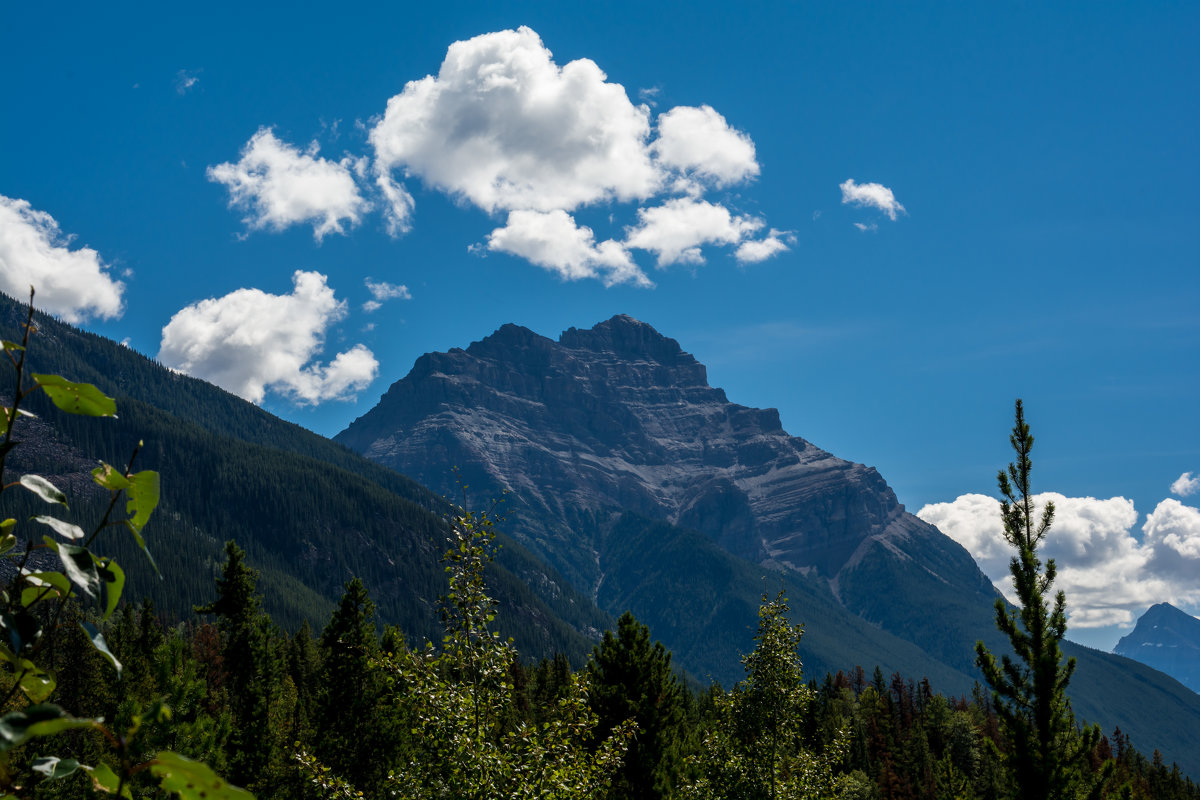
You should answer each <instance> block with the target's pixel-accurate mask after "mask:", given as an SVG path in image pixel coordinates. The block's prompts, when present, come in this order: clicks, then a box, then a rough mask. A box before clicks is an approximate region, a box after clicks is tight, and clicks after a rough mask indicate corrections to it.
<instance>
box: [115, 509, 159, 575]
mask: <svg viewBox="0 0 1200 800" xmlns="http://www.w3.org/2000/svg"><path fill="white" fill-rule="evenodd" d="M121 521H122V522H123V523H124V524H125V527H126V528H129V532H130V533H132V534H133V540H134V541H135V542H137V545H138V547H140V548H142V552H143V553H145V554H146V558H148V559H150V566H152V567H154V574H155V575H157V576H158V577H159V578H162V573H161V572H159V571H158V564H156V563H154V556H152V555H150V551H149V550H148V549H147V548H146V540H145V539H143V538H142V532H141V531H140V530H138V528H137V527H135V526H134V524H133V520H129V519H125V520H121Z"/></svg>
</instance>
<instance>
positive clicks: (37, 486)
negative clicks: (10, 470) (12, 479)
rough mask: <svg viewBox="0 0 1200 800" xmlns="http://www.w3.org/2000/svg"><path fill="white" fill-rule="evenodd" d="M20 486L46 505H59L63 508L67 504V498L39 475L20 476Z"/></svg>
mask: <svg viewBox="0 0 1200 800" xmlns="http://www.w3.org/2000/svg"><path fill="white" fill-rule="evenodd" d="M21 485H22V486H24V487H25V488H26V489H28V490H29V491H31V492H33V493H34V494H36V495H37V496H38V497H40V498H42V499H43V500H45V501H46V502H47V503H59V504H61V505H64V506H65V505H66V504H67V496H66V495H65V494H63V493H62V491H61V490H59V488H58V487H57V486H55V485H54V484H53V483H51V482H50V481H48V480H46V479H45V478H43V477H42V476H41V475H22V476H21Z"/></svg>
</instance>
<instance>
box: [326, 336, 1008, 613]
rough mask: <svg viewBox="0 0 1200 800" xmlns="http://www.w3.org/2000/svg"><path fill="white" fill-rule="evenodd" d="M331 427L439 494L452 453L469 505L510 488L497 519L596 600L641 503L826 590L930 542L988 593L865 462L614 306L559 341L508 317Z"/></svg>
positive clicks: (866, 600)
mask: <svg viewBox="0 0 1200 800" xmlns="http://www.w3.org/2000/svg"><path fill="white" fill-rule="evenodd" d="M336 438H337V441H339V442H341V443H342V444H345V445H347V446H349V447H351V448H352V449H354V450H357V451H359V452H362V453H364V454H366V455H367V456H369V457H370V458H372V459H374V460H376V461H379V462H381V463H383V464H385V465H387V466H390V467H392V468H394V469H396V470H398V471H400V472H403V473H404V474H406V475H410V476H412V477H414V478H416V479H417V480H419V481H421V482H422V483H424V484H425V485H427V486H429V487H431V488H433V489H435V490H439V491H442V492H445V493H447V494H449V495H453V494H454V493H455V485H454V481H455V478H454V475H453V473H452V471H451V468H452V467H454V466H457V467H459V468H460V470H461V473H460V475H461V480H462V481H463V482H464V483H466V484H468V485H469V486H470V487H471V490H472V494H473V496H474V497H473V499H472V502H474V503H475V504H477V505H478V504H479V503H480V502H483V501H485V500H486V499H487V495H488V493H493V494H494V493H496V492H497V491H499V490H501V489H504V490H508V491H509V492H510V495H509V508H508V518H509V520H508V522H509V524H508V525H507V526H506V527H507V528H508V529H509V530H511V531H512V532H513V533H514V534H515V535H517V536H518V537H520V538H522V539H523V540H524V541H525V543H526V544H528V545H529V546H530V547H532V548H533V549H534V550H535V551H537V552H539V553H541V554H542V555H543V556H544V557H546V558H547V560H549V561H550V562H551V563H552V564H553V565H554V566H555V567H557V568H558V569H560V570H561V571H562V572H563V573H564V574H565V575H567V576H568V577H569V578H570V579H571V580H572V581H574V582H575V583H576V585H577V587H578V588H580V589H581V590H584V591H591V592H592V593H593V595H595V593H596V592H597V591H598V589H599V587H600V583H601V581H602V580H603V576H604V574H605V568H604V564H603V563H601V560H600V558H599V553H600V551H601V550H602V548H601V547H600V541H599V540H600V538H602V537H603V536H604V531H605V526H606V520H608V519H609V516H610V515H611V514H612V513H613V512H614V511H633V512H636V513H637V514H640V515H643V516H646V517H650V518H655V519H663V520H666V521H669V522H671V523H673V524H676V525H679V526H681V527H685V528H690V529H694V530H698V531H701V532H703V533H705V534H707V535H708V536H709V537H711V538H712V539H713V540H714V541H715V542H716V543H717V544H719V545H720V546H721V547H722V548H724V549H725V550H726V551H728V552H730V553H732V554H734V555H736V556H739V557H742V558H745V559H747V560H750V561H752V562H757V563H766V564H771V565H776V566H779V567H783V568H787V569H791V570H795V571H797V572H800V573H816V574H818V575H821V576H824V577H825V578H826V579H830V580H831V581H832V585H833V587H834V589H835V591H837V590H838V589H839V581H838V580H837V579H838V577H839V575H842V574H843V573H846V572H848V571H853V570H854V569H855V568H856V567H858V566H859V565H860V562H861V561H862V560H863V558H864V557H868V556H871V557H875V558H877V557H879V556H883V557H890V558H893V559H894V558H900V559H902V560H906V561H911V560H912V559H911V558H910V557H909V556H907V555H905V554H906V553H908V552H909V551H911V550H912V549H913V547H914V545H917V546H919V549H921V550H923V551H927V550H928V549H929V548H930V546H931V542H932V546H933V547H934V548H935V549H936V550H938V556H939V557H940V558H941V559H942V560H943V561H945V560H947V559H948V560H949V562H951V563H949V564H943V565H942V566H944V567H947V569H948V570H951V571H953V570H958V571H960V572H961V573H962V574H959V575H948V576H943V577H942V579H941V584H942V585H945V586H947V587H950V586H954V587H957V588H958V589H962V588H963V585H965V588H966V591H967V593H968V594H970V595H977V594H978V595H981V596H982V597H983V598H984V599H985V600H986V601H988V602H990V600H989V598H990V597H991V596H992V589H991V587H990V585H989V584H988V583H987V581H986V579H984V578H983V576H982V574H981V573H979V571H978V569H977V568H976V567H975V564H974V562H972V561H971V559H970V557H969V556H968V555H967V554H966V552H965V551H963V550H962V549H961V548H960V547H958V545H956V544H954V543H953V542H952V541H951V540H949V539H948V538H946V537H944V536H942V534H941V533H939V532H938V531H937V530H936V529H934V528H932V527H931V526H929V525H926V524H925V523H924V522H922V521H920V520H918V519H917V518H916V517H914V516H912V515H911V514H908V513H906V512H905V511H904V508H903V506H901V505H900V504H899V503H898V502H897V500H896V496H895V494H894V493H893V492H892V490H891V489H890V488H889V487H888V486H887V484H886V483H885V482H884V480H883V479H882V478H881V477H880V475H879V473H878V472H876V471H875V469H873V468H871V467H866V466H863V465H861V464H855V463H851V462H849V461H845V460H843V459H840V458H837V457H835V456H833V455H831V454H829V453H828V452H826V451H824V450H822V449H820V448H819V447H816V446H815V445H813V444H811V443H809V442H806V441H805V440H804V439H801V438H799V437H796V436H790V435H788V433H787V432H786V431H784V430H783V428H782V427H781V425H780V421H779V414H778V412H777V411H775V410H774V409H756V408H747V407H746V406H741V405H737V404H736V403H731V402H729V400H728V398H727V397H726V396H725V392H724V391H723V390H721V389H718V388H714V387H711V386H709V385H708V380H707V374H706V371H705V368H704V366H703V365H702V364H700V363H699V362H698V361H696V359H695V358H693V357H692V356H691V355H690V354H688V353H686V352H684V351H683V350H682V349H681V348H680V346H679V343H678V342H676V341H675V340H674V339H670V338H667V337H665V336H663V335H661V334H660V333H658V332H657V331H656V330H654V328H652V327H651V326H649V325H647V324H645V323H642V322H639V321H637V320H635V319H633V318H631V317H628V316H624V315H621V316H616V317H613V318H612V319H610V320H608V321H606V322H602V323H600V324H598V325H596V326H595V327H594V328H592V329H590V330H579V329H576V328H571V329H570V330H568V331H566V332H564V333H563V334H562V336H561V337H560V338H559V340H558V341H557V342H555V341H554V340H552V339H548V338H546V337H543V336H539V335H537V334H535V333H533V332H532V331H530V330H528V329H526V328H522V327H519V326H516V325H505V326H504V327H502V328H500V329H499V330H498V331H496V333H494V334H493V335H491V336H489V337H487V338H486V339H484V340H483V341H480V342H475V343H474V344H472V345H471V346H470V347H469V348H467V349H466V350H460V349H454V350H451V351H450V352H447V353H430V354H428V355H425V356H422V357H421V358H420V359H418V361H417V362H416V365H415V366H414V367H413V369H412V371H411V372H410V373H409V374H408V376H407V377H405V378H404V379H403V380H400V381H398V382H396V383H395V384H393V385H392V387H391V388H390V389H389V390H388V392H387V393H386V394H385V395H384V396H383V398H382V399H381V400H380V402H379V404H378V405H377V406H376V407H375V408H374V409H372V410H371V411H370V412H368V413H367V414H366V415H364V416H362V417H360V418H359V419H358V420H356V421H355V422H354V423H353V424H352V425H350V427H349V428H347V429H346V430H345V431H343V432H342V433H341V434H339V435H338V436H337V437H336ZM481 492H482V494H481ZM927 556H928V553H923V554H922V561H924V562H928V561H929V559H928V558H927ZM934 560H935V561H936V560H937V559H934ZM921 570H922V571H925V570H928V567H921ZM964 581H965V584H964ZM859 583H862V582H861V581H860V582H857V583H856V582H854V581H847V585H849V586H853V587H855V588H856V589H858V588H859V587H858V584H859ZM861 592H862V593H863V595H864V596H863V597H858V596H857V595H856V594H855V593H851V594H852V595H853V596H843V597H842V600H843V602H844V603H846V604H847V606H848V607H852V606H863V607H864V608H865V609H867V610H869V608H868V607H871V608H875V607H878V608H877V609H876V611H871V613H870V614H869V616H870V617H873V618H872V619H871V621H872V622H876V623H883V624H885V626H886V623H887V622H888V620H887V619H884V617H887V616H888V615H889V614H890V613H891V612H890V610H888V609H886V608H883V607H880V606H879V604H878V602H877V598H875V597H874V596H872V595H873V593H872V590H871V588H870V587H862V588H861ZM986 605H987V603H986V602H985V604H984V607H986Z"/></svg>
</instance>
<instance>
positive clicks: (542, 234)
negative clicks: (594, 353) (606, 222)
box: [487, 209, 650, 286]
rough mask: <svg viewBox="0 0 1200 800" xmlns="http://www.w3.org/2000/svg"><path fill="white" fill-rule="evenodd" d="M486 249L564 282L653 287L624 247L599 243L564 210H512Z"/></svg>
mask: <svg viewBox="0 0 1200 800" xmlns="http://www.w3.org/2000/svg"><path fill="white" fill-rule="evenodd" d="M487 246H488V249H489V250H493V251H499V252H503V253H509V254H511V255H515V256H519V257H521V258H524V259H525V260H526V261H529V262H531V263H533V264H537V265H538V266H539V267H545V268H546V269H548V270H550V271H551V272H555V273H557V274H558V275H559V276H560V277H561V278H563V279H564V280H579V279H580V278H600V279H601V280H603V281H604V283H605V284H606V285H609V286H611V285H613V284H616V283H633V284H637V285H640V286H646V285H649V284H650V280H649V279H648V278H647V277H646V275H645V273H643V272H642V271H641V270H640V269H638V267H637V265H636V264H634V263H633V259H632V258H631V257H630V255H629V251H628V250H626V249H625V247H624V246H622V245H621V244H620V243H618V242H615V241H613V240H611V239H609V240H606V241H603V242H601V243H600V244H596V240H595V234H593V233H592V229H591V228H588V227H586V226H584V227H581V226H579V225H576V223H575V219H574V217H572V216H571V215H570V214H568V213H567V212H566V211H563V210H562V209H555V210H553V211H513V212H511V213H509V215H508V223H507V224H506V225H505V226H504V227H503V228H497V229H496V230H494V231H492V233H491V235H489V236H488V241H487Z"/></svg>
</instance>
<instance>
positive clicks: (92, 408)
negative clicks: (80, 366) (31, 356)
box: [33, 375, 117, 417]
mask: <svg viewBox="0 0 1200 800" xmlns="http://www.w3.org/2000/svg"><path fill="white" fill-rule="evenodd" d="M33 380H34V381H35V382H36V383H37V384H38V386H41V387H42V389H43V390H45V392H46V394H47V395H49V396H50V400H51V401H53V403H54V405H56V406H58V407H59V408H61V409H62V410H63V411H66V412H67V413H68V414H82V415H83V416H85V417H115V416H116V415H117V403H116V401H115V400H113V399H112V398H111V397H109V396H108V395H106V394H104V393H103V392H101V391H100V390H99V389H97V388H96V387H95V386H93V385H92V384H90V383H72V382H71V381H69V380H66V379H65V378H63V377H61V376H59V375H34V376H33Z"/></svg>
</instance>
